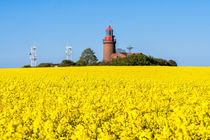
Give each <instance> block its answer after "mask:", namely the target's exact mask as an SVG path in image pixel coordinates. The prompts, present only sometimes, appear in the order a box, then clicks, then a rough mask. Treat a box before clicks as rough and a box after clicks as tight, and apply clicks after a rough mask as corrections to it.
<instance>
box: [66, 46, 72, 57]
mask: <svg viewBox="0 0 210 140" xmlns="http://www.w3.org/2000/svg"><path fill="white" fill-rule="evenodd" d="M66 60H72V47H71V46H66Z"/></svg>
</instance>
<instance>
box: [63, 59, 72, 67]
mask: <svg viewBox="0 0 210 140" xmlns="http://www.w3.org/2000/svg"><path fill="white" fill-rule="evenodd" d="M74 65H75V63H74V62H73V61H71V60H63V61H62V62H61V63H60V65H59V66H61V67H68V66H74Z"/></svg>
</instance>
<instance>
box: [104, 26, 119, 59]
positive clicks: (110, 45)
mask: <svg viewBox="0 0 210 140" xmlns="http://www.w3.org/2000/svg"><path fill="white" fill-rule="evenodd" d="M103 44H104V52H103V61H104V62H109V61H111V60H112V57H111V55H112V54H113V53H115V52H116V48H115V44H116V41H115V39H114V35H113V30H112V27H111V25H109V27H108V28H107V29H106V35H105V38H104V41H103Z"/></svg>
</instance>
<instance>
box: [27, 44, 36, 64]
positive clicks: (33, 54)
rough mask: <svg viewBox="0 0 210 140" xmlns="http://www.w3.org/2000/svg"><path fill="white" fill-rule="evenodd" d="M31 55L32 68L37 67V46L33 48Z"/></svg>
mask: <svg viewBox="0 0 210 140" xmlns="http://www.w3.org/2000/svg"><path fill="white" fill-rule="evenodd" d="M29 55H30V60H31V67H36V60H37V56H36V46H32V47H31V51H30V54H29Z"/></svg>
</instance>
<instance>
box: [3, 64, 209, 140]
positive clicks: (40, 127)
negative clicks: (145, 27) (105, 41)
mask: <svg viewBox="0 0 210 140" xmlns="http://www.w3.org/2000/svg"><path fill="white" fill-rule="evenodd" d="M0 139H5V140H6V139H50V140H51V139H210V67H150V66H148V67H140V66H136V67H132V66H130V67H126V66H123V67H112V66H107V67H106V66H101V67H100V66H98V67H94V66H93V67H69V68H29V69H27V68H26V69H24V68H20V69H0Z"/></svg>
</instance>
